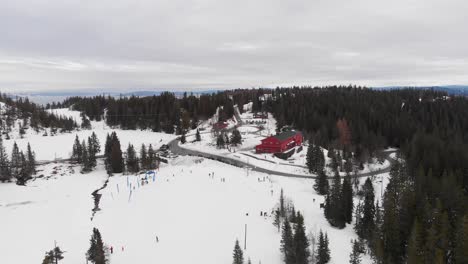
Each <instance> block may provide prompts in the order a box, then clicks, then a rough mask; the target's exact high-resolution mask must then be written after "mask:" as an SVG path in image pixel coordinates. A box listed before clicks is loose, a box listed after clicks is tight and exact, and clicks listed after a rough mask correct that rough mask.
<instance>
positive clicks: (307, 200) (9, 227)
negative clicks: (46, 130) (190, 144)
mask: <svg viewBox="0 0 468 264" xmlns="http://www.w3.org/2000/svg"><path fill="white" fill-rule="evenodd" d="M54 167H56V169H55V170H58V171H59V172H58V173H57V174H55V175H56V176H54V177H52V178H49V179H44V178H41V179H36V180H34V181H31V182H29V183H28V185H27V186H26V187H21V186H17V185H14V184H0V201H1V204H0V205H1V206H0V217H1V219H2V225H0V233H1V234H2V239H1V240H0V248H1V249H2V250H1V252H2V253H1V254H0V262H1V263H35V262H38V261H40V260H42V257H43V255H44V252H45V251H46V250H49V249H51V248H52V247H53V245H54V240H55V241H57V243H58V245H60V247H61V248H62V249H63V250H65V251H66V253H65V259H64V260H63V261H62V262H61V263H64V264H66V263H85V257H84V256H85V252H86V250H87V248H88V247H89V238H90V236H91V231H92V228H93V227H97V228H98V229H99V230H100V231H101V234H102V236H103V239H104V242H105V244H106V245H107V246H109V247H110V246H112V247H113V248H114V254H112V255H111V256H110V257H111V262H110V263H117V264H119V263H122V264H123V263H207V264H220V263H231V262H232V249H233V246H234V241H235V239H239V241H240V242H241V246H242V247H243V246H244V242H243V241H244V240H243V239H244V228H245V224H247V250H246V251H245V255H246V257H250V258H251V260H252V263H259V262H260V261H261V263H270V264H280V263H282V260H281V253H280V250H279V248H280V239H281V238H280V233H279V232H278V230H277V229H276V227H275V226H273V224H272V222H273V219H272V217H269V216H268V217H263V216H260V211H266V212H268V215H271V211H272V210H273V209H274V208H275V207H276V206H277V204H278V200H279V194H280V190H281V188H282V189H283V190H284V194H285V196H286V197H287V198H288V199H290V200H291V201H292V202H293V203H294V205H295V208H296V209H297V210H300V211H301V212H302V213H303V215H304V217H305V223H306V228H307V233H308V234H309V233H310V234H317V233H318V232H319V230H320V229H322V230H323V231H326V232H327V233H328V236H329V238H330V249H331V255H332V259H331V262H330V263H347V262H348V259H349V253H350V252H351V244H350V240H351V239H355V238H356V235H355V233H354V231H353V228H352V225H348V226H347V227H346V228H345V229H342V230H338V229H335V228H332V227H331V226H330V225H329V224H328V223H327V221H326V220H325V218H324V216H323V212H322V210H321V209H320V203H322V202H323V197H322V196H320V195H317V194H316V193H315V191H314V190H313V188H312V185H313V181H312V180H307V179H295V178H285V177H275V176H268V175H265V174H261V173H256V172H251V171H250V172H247V171H246V170H245V169H240V168H237V167H232V166H229V165H226V164H223V163H218V162H215V161H211V160H206V159H201V158H194V157H179V158H176V159H174V160H172V161H171V163H170V164H168V165H164V166H163V167H162V168H161V169H160V170H159V171H157V172H156V176H155V181H153V179H152V178H150V179H149V183H148V184H146V185H143V186H142V185H141V184H138V182H139V181H138V176H133V175H132V176H125V175H123V176H122V175H116V176H113V177H111V178H110V180H109V183H108V185H107V187H106V188H105V189H104V190H103V191H101V193H102V194H103V196H102V198H101V203H100V208H101V209H102V210H101V211H99V212H97V214H96V215H95V217H94V220H92V221H91V219H90V217H91V209H92V208H93V206H94V202H93V200H92V197H91V192H92V191H93V190H95V189H97V188H99V187H100V186H101V185H102V184H103V182H104V180H105V175H106V174H105V172H104V169H103V166H102V165H100V166H99V167H98V170H97V171H95V172H92V173H90V174H80V173H79V170H78V169H76V168H75V169H74V171H71V169H73V168H69V165H66V164H63V165H54V164H50V165H46V166H43V167H41V169H44V174H45V175H46V176H48V175H51V174H52V173H51V172H52V171H53V170H54ZM210 173H214V177H210V176H209V174H210ZM222 178H224V179H225V181H224V182H222V181H221V179H222ZM264 178H265V180H264V181H263V179H264ZM127 181H128V183H127ZM130 186H131V187H130ZM130 190H132V193H131V194H130ZM314 199H315V201H314ZM356 202H357V201H356ZM247 214H248V216H247ZM156 236H158V238H159V243H157V242H156ZM122 247H124V251H122ZM24 252H27V254H24ZM363 263H370V260H369V259H368V258H365V259H364V262H363Z"/></svg>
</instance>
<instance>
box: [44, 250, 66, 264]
mask: <svg viewBox="0 0 468 264" xmlns="http://www.w3.org/2000/svg"><path fill="white" fill-rule="evenodd" d="M63 253H64V252H63V251H62V250H61V249H60V247H58V246H56V247H55V248H54V249H52V250H51V251H48V252H46V255H45V257H44V260H43V261H42V264H57V263H58V262H59V260H62V259H63V258H64V257H63Z"/></svg>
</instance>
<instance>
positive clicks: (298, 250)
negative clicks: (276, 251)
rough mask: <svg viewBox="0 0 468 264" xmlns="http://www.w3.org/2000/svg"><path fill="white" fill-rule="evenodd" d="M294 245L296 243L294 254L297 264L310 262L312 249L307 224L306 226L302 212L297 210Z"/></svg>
mask: <svg viewBox="0 0 468 264" xmlns="http://www.w3.org/2000/svg"><path fill="white" fill-rule="evenodd" d="M293 245H294V256H295V260H296V262H295V263H296V264H308V263H309V261H308V259H309V256H310V251H309V246H310V245H309V240H308V239H307V236H306V231H305V226H304V217H303V216H302V215H301V213H300V212H297V217H296V225H295V226H294V236H293Z"/></svg>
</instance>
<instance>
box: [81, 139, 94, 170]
mask: <svg viewBox="0 0 468 264" xmlns="http://www.w3.org/2000/svg"><path fill="white" fill-rule="evenodd" d="M81 149H82V151H81V160H82V166H81V171H82V172H90V171H91V170H92V162H91V160H90V159H89V152H88V147H87V146H86V142H85V141H84V140H83V142H82V143H81Z"/></svg>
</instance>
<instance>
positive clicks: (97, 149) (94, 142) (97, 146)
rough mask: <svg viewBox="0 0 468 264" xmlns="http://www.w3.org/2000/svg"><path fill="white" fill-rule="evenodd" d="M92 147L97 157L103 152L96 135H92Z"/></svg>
mask: <svg viewBox="0 0 468 264" xmlns="http://www.w3.org/2000/svg"><path fill="white" fill-rule="evenodd" d="M90 142H91V145H92V149H93V152H94V155H97V154H99V152H101V144H100V142H99V139H98V137H97V136H96V133H94V132H93V133H92V134H91V140H90Z"/></svg>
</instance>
